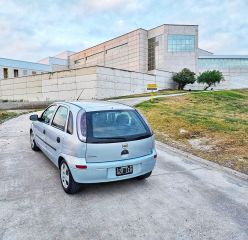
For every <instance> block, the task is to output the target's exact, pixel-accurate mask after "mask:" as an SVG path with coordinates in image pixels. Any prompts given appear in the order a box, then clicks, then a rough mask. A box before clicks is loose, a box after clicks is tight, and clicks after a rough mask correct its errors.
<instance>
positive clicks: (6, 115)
mask: <svg viewBox="0 0 248 240" xmlns="http://www.w3.org/2000/svg"><path fill="white" fill-rule="evenodd" d="M16 116H18V114H17V113H15V112H6V111H0V124H1V123H3V122H4V121H6V120H8V119H10V118H13V117H16Z"/></svg>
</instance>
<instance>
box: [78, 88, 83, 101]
mask: <svg viewBox="0 0 248 240" xmlns="http://www.w3.org/2000/svg"><path fill="white" fill-rule="evenodd" d="M83 91H84V89H83V90H82V91H81V93H80V94H79V96H78V98H77V101H78V100H79V98H80V97H81V95H82V93H83Z"/></svg>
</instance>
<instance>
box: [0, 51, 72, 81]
mask: <svg viewBox="0 0 248 240" xmlns="http://www.w3.org/2000/svg"><path fill="white" fill-rule="evenodd" d="M73 53H74V52H70V51H65V52H62V53H59V54H57V55H56V56H54V57H47V58H44V59H42V60H40V61H38V62H29V61H22V60H15V59H8V58H0V80H1V79H8V78H16V77H24V76H30V75H36V74H41V73H46V72H54V71H59V70H65V69H68V67H69V56H70V55H71V54H73Z"/></svg>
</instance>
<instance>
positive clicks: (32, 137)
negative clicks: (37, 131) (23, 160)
mask: <svg viewBox="0 0 248 240" xmlns="http://www.w3.org/2000/svg"><path fill="white" fill-rule="evenodd" d="M30 144H31V147H32V148H33V147H34V134H33V132H31V134H30Z"/></svg>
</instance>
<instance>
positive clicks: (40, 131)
mask: <svg viewBox="0 0 248 240" xmlns="http://www.w3.org/2000/svg"><path fill="white" fill-rule="evenodd" d="M56 107H57V106H56V105H51V106H49V107H48V108H46V109H45V111H44V112H43V113H42V114H41V117H40V118H39V120H38V121H35V122H33V131H34V134H35V141H36V143H37V145H38V146H39V147H40V148H41V150H43V152H44V153H47V140H46V131H47V127H48V126H49V124H50V121H51V119H52V117H53V114H54V111H55V109H56Z"/></svg>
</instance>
